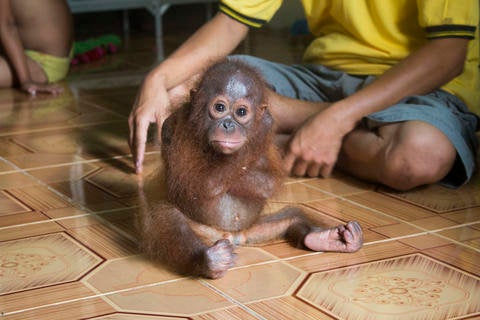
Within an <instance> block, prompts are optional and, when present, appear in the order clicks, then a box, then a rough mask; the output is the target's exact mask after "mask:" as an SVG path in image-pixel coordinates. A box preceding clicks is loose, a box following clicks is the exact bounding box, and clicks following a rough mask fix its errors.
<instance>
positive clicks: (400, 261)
mask: <svg viewBox="0 0 480 320" xmlns="http://www.w3.org/2000/svg"><path fill="white" fill-rule="evenodd" d="M297 295H298V297H300V298H301V299H304V300H305V301H307V302H309V303H311V304H312V305H314V306H316V307H317V308H319V309H322V310H324V311H325V312H327V313H329V314H330V315H333V316H335V317H339V318H342V319H367V318H368V319H372V320H373V319H385V320H388V319H406V318H408V319H450V318H454V317H460V316H466V315H474V314H476V313H477V312H480V280H478V279H477V278H476V277H473V276H471V275H469V274H466V273H464V272H461V271H459V270H457V269H454V268H452V267H450V266H448V265H445V264H443V263H440V262H438V261H436V260H433V259H431V258H428V257H426V256H423V255H421V254H415V255H411V256H407V257H402V258H395V259H390V260H383V261H378V262H372V263H367V264H363V265H359V266H355V267H348V268H343V269H339V270H335V271H327V272H321V273H316V274H313V275H312V276H311V277H310V278H309V279H308V280H307V282H306V283H305V285H304V286H303V287H302V288H301V289H300V290H299V292H298V294H297Z"/></svg>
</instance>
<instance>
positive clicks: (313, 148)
mask: <svg viewBox="0 0 480 320" xmlns="http://www.w3.org/2000/svg"><path fill="white" fill-rule="evenodd" d="M467 46H468V39H463V38H438V39H433V40H430V41H428V42H427V43H425V44H424V45H423V46H421V47H420V48H419V49H418V50H416V51H414V52H413V53H411V54H410V55H409V56H408V57H407V58H405V59H404V60H403V61H401V62H400V63H398V64H397V65H395V66H393V67H392V68H391V69H389V70H388V71H387V72H385V73H384V74H383V75H381V76H379V77H378V78H377V79H376V80H375V81H374V82H372V83H371V84H370V85H369V86H367V87H365V88H364V89H362V90H359V91H358V92H356V93H355V94H353V95H351V96H349V97H347V98H345V99H343V100H340V101H337V102H335V103H332V104H331V106H330V107H329V108H326V109H325V110H322V111H320V112H318V113H316V114H314V115H312V116H311V117H310V118H308V119H307V120H306V121H305V123H304V124H303V125H302V126H301V127H300V128H299V129H298V130H297V132H296V133H295V134H294V136H293V138H292V140H291V141H290V144H289V146H288V150H287V152H286V156H285V159H284V161H285V162H284V164H285V168H286V170H288V172H292V173H293V174H295V175H299V176H303V175H305V174H308V175H309V176H318V175H321V176H324V177H326V176H328V175H330V173H331V172H332V170H333V167H334V165H335V163H336V161H337V158H338V154H339V152H340V148H341V145H342V140H343V138H344V137H345V136H346V135H347V134H348V133H349V132H351V131H352V130H353V129H355V127H356V126H357V125H358V124H359V122H360V121H361V119H362V118H363V117H364V116H366V115H368V114H371V113H373V112H376V111H380V110H383V109H385V108H387V107H389V106H391V105H393V104H395V103H396V102H398V101H399V100H401V99H402V98H404V97H407V96H410V95H416V94H426V93H428V92H430V91H432V90H434V89H437V88H439V87H441V86H442V85H444V84H446V83H448V82H449V81H450V80H452V79H454V78H455V77H456V76H458V75H459V74H460V73H461V72H462V70H463V66H464V63H465V59H466V52H467Z"/></svg>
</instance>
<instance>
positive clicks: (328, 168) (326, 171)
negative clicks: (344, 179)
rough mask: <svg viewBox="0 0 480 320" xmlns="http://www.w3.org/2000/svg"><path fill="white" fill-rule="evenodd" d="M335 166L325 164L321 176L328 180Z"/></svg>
mask: <svg viewBox="0 0 480 320" xmlns="http://www.w3.org/2000/svg"><path fill="white" fill-rule="evenodd" d="M333 166H334V165H333V164H328V163H326V164H324V165H323V167H322V168H321V169H320V176H322V177H323V178H328V177H329V176H330V175H331V174H332V171H333Z"/></svg>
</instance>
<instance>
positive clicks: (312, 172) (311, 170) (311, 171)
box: [307, 162, 322, 178]
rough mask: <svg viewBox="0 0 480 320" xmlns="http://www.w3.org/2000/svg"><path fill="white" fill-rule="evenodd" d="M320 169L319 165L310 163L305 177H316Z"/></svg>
mask: <svg viewBox="0 0 480 320" xmlns="http://www.w3.org/2000/svg"><path fill="white" fill-rule="evenodd" d="M321 167H322V166H321V165H320V164H319V163H316V162H314V163H311V164H310V165H309V166H308V169H307V176H309V177H310V178H315V177H318V175H319V174H320V169H321Z"/></svg>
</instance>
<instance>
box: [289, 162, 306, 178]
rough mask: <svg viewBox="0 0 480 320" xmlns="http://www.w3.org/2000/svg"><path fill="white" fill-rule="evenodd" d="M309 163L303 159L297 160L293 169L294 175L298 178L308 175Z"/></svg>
mask: <svg viewBox="0 0 480 320" xmlns="http://www.w3.org/2000/svg"><path fill="white" fill-rule="evenodd" d="M307 168H308V162H306V161H305V160H302V159H297V161H295V164H294V166H293V168H292V173H293V174H294V175H295V176H297V177H303V176H305V174H306V173H307Z"/></svg>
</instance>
